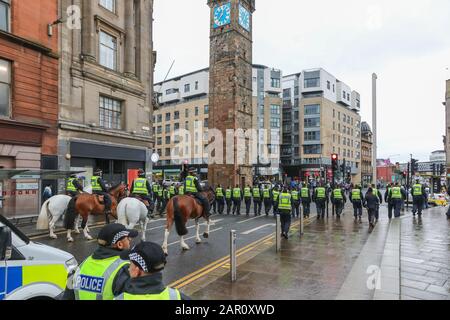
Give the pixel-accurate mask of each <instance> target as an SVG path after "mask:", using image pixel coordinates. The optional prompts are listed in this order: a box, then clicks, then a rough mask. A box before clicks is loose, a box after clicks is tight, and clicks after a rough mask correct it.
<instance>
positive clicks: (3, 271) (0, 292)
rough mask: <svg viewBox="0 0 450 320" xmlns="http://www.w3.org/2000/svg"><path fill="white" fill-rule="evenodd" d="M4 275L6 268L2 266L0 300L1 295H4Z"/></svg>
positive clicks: (0, 298)
mask: <svg viewBox="0 0 450 320" xmlns="http://www.w3.org/2000/svg"><path fill="white" fill-rule="evenodd" d="M5 276H6V268H5V267H2V268H0V300H3V297H4V295H5V291H6V290H5V282H6V281H5V280H6V279H5Z"/></svg>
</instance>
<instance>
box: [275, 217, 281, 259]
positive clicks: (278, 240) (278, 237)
mask: <svg viewBox="0 0 450 320" xmlns="http://www.w3.org/2000/svg"><path fill="white" fill-rule="evenodd" d="M275 239H276V244H277V245H276V248H277V252H280V250H281V221H280V215H279V214H277V225H276V231H275Z"/></svg>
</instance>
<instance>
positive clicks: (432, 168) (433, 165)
mask: <svg viewBox="0 0 450 320" xmlns="http://www.w3.org/2000/svg"><path fill="white" fill-rule="evenodd" d="M438 167H439V165H438ZM431 172H433V177H434V176H435V175H436V164H435V163H432V164H431Z"/></svg>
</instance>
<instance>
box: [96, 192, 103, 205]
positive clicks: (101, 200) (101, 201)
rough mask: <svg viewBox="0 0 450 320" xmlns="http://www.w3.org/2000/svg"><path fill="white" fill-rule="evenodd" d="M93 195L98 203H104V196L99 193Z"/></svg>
mask: <svg viewBox="0 0 450 320" xmlns="http://www.w3.org/2000/svg"><path fill="white" fill-rule="evenodd" d="M95 196H96V197H97V200H98V202H99V203H100V204H105V196H101V195H99V194H96V195H95Z"/></svg>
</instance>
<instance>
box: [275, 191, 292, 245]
mask: <svg viewBox="0 0 450 320" xmlns="http://www.w3.org/2000/svg"><path fill="white" fill-rule="evenodd" d="M277 208H278V209H277V213H278V214H279V215H280V222H281V235H282V236H283V237H284V238H286V239H288V238H289V236H288V234H289V228H290V227H291V212H292V196H291V193H290V192H289V191H288V189H287V188H286V187H284V188H283V191H282V192H280V194H279V195H278V205H277Z"/></svg>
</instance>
